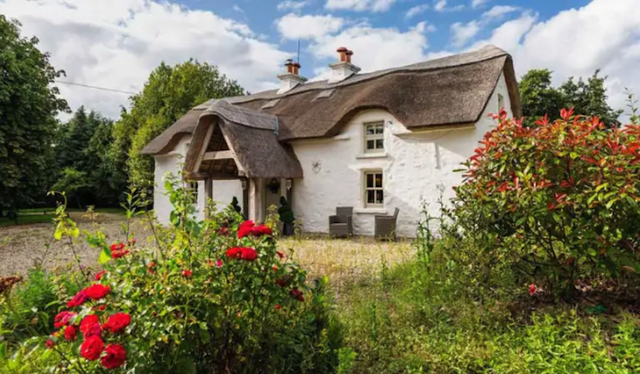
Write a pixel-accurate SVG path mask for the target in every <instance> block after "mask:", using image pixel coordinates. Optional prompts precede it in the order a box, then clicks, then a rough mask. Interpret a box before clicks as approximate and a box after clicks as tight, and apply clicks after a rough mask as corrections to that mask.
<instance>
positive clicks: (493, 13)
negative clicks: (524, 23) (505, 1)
mask: <svg viewBox="0 0 640 374" xmlns="http://www.w3.org/2000/svg"><path fill="white" fill-rule="evenodd" d="M516 10H518V7H515V6H511V5H496V6H494V7H493V8H491V9H489V10H488V11H486V12H484V13H483V14H482V18H484V19H488V20H496V19H500V18H502V17H504V16H505V15H507V14H509V13H512V12H515V11H516Z"/></svg>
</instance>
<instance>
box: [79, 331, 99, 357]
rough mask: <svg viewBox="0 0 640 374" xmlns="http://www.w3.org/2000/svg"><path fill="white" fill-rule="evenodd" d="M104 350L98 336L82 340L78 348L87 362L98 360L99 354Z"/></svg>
mask: <svg viewBox="0 0 640 374" xmlns="http://www.w3.org/2000/svg"><path fill="white" fill-rule="evenodd" d="M102 349H104V343H103V342H102V339H100V337H99V336H98V335H93V336H90V337H88V338H86V339H85V340H84V342H82V345H81V346H80V354H81V355H82V357H84V358H86V359H87V360H89V361H95V360H97V359H98V358H100V354H101V353H102Z"/></svg>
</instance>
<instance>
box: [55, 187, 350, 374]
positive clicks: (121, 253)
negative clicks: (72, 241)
mask: <svg viewBox="0 0 640 374" xmlns="http://www.w3.org/2000/svg"><path fill="white" fill-rule="evenodd" d="M166 189H167V190H168V191H169V194H170V197H171V201H172V202H173V203H174V212H173V214H172V226H171V227H169V228H163V227H161V226H155V227H154V232H155V234H156V235H155V237H154V241H155V242H156V243H155V244H156V246H155V248H150V249H145V248H142V247H140V246H136V245H135V242H134V241H132V240H128V241H127V242H126V243H115V244H109V243H106V241H105V239H104V235H102V234H101V233H99V232H98V233H95V234H93V235H89V237H88V241H89V243H90V244H92V245H93V246H95V247H97V248H99V249H100V250H101V255H100V261H101V262H102V263H103V266H104V270H103V271H100V272H99V273H98V274H96V276H95V277H94V278H93V279H94V280H93V281H92V284H89V285H87V286H86V287H85V288H83V289H82V290H80V291H79V292H78V293H77V294H76V295H74V296H72V297H70V298H69V299H68V300H66V305H67V308H66V309H65V310H62V311H61V312H60V313H59V314H58V315H57V316H56V317H55V319H54V325H55V327H56V329H57V331H56V332H55V333H53V334H52V335H51V336H50V337H48V339H47V341H46V346H47V347H48V348H49V349H50V350H52V351H54V352H57V353H58V354H59V355H60V357H61V362H60V363H58V364H57V366H58V367H64V368H65V369H67V370H70V371H73V372H80V373H85V372H87V373H88V372H94V371H95V372H102V371H101V370H114V369H117V370H121V371H122V372H125V371H126V372H130V371H131V372H140V373H195V372H198V373H200V372H202V373H227V372H233V373H239V372H247V373H274V372H277V373H301V372H309V371H313V372H319V373H322V372H330V371H331V369H332V367H333V366H334V365H336V360H337V358H336V355H337V350H336V349H335V348H336V347H337V345H338V344H339V342H340V334H339V331H338V330H337V328H335V327H336V326H335V324H333V323H331V320H330V318H329V314H328V310H327V305H326V302H325V299H324V296H323V288H324V285H325V283H326V280H319V281H318V282H316V287H315V288H314V289H312V288H310V287H309V286H308V285H307V283H306V274H305V272H304V270H302V269H301V268H300V267H299V266H298V265H297V264H296V263H295V262H293V261H291V259H290V258H288V257H287V256H286V255H285V254H284V253H282V252H280V251H277V250H276V242H275V239H274V238H273V236H272V230H271V227H269V226H267V225H256V224H254V223H253V222H251V221H246V222H242V220H241V218H240V216H239V215H238V214H237V212H235V211H232V210H230V209H227V210H225V211H224V212H222V213H219V214H217V215H216V216H215V217H213V218H212V219H209V220H205V221H202V222H199V221H195V220H194V219H193V213H194V211H193V209H194V208H193V206H194V204H193V202H191V201H190V198H191V197H190V194H189V193H188V192H185V190H184V189H182V188H177V187H176V182H175V181H171V182H169V183H168V184H167V186H166ZM222 229H224V230H222Z"/></svg>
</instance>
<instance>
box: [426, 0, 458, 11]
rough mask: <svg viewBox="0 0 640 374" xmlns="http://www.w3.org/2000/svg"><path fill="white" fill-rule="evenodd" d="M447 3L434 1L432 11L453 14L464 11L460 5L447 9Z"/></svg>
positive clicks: (442, 0) (440, 0) (444, 0)
mask: <svg viewBox="0 0 640 374" xmlns="http://www.w3.org/2000/svg"><path fill="white" fill-rule="evenodd" d="M447 1H448V0H434V2H433V9H434V10H435V11H436V12H455V11H459V10H462V9H464V5H462V4H458V5H452V6H449V7H448V6H447Z"/></svg>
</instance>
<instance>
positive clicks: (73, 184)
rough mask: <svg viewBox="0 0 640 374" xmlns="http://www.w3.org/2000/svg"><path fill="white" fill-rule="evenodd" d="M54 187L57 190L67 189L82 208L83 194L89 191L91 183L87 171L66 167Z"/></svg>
mask: <svg viewBox="0 0 640 374" xmlns="http://www.w3.org/2000/svg"><path fill="white" fill-rule="evenodd" d="M52 188H53V189H54V190H56V191H67V192H68V193H69V196H70V197H71V198H72V199H74V200H75V201H76V202H77V204H78V208H79V209H82V208H83V205H82V200H81V199H82V196H83V195H87V194H88V193H89V190H90V188H91V184H90V181H89V179H88V178H87V174H86V173H84V172H82V171H78V170H76V169H72V168H65V169H64V170H62V175H61V176H60V179H58V181H57V182H56V184H54V185H53V187H52Z"/></svg>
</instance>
